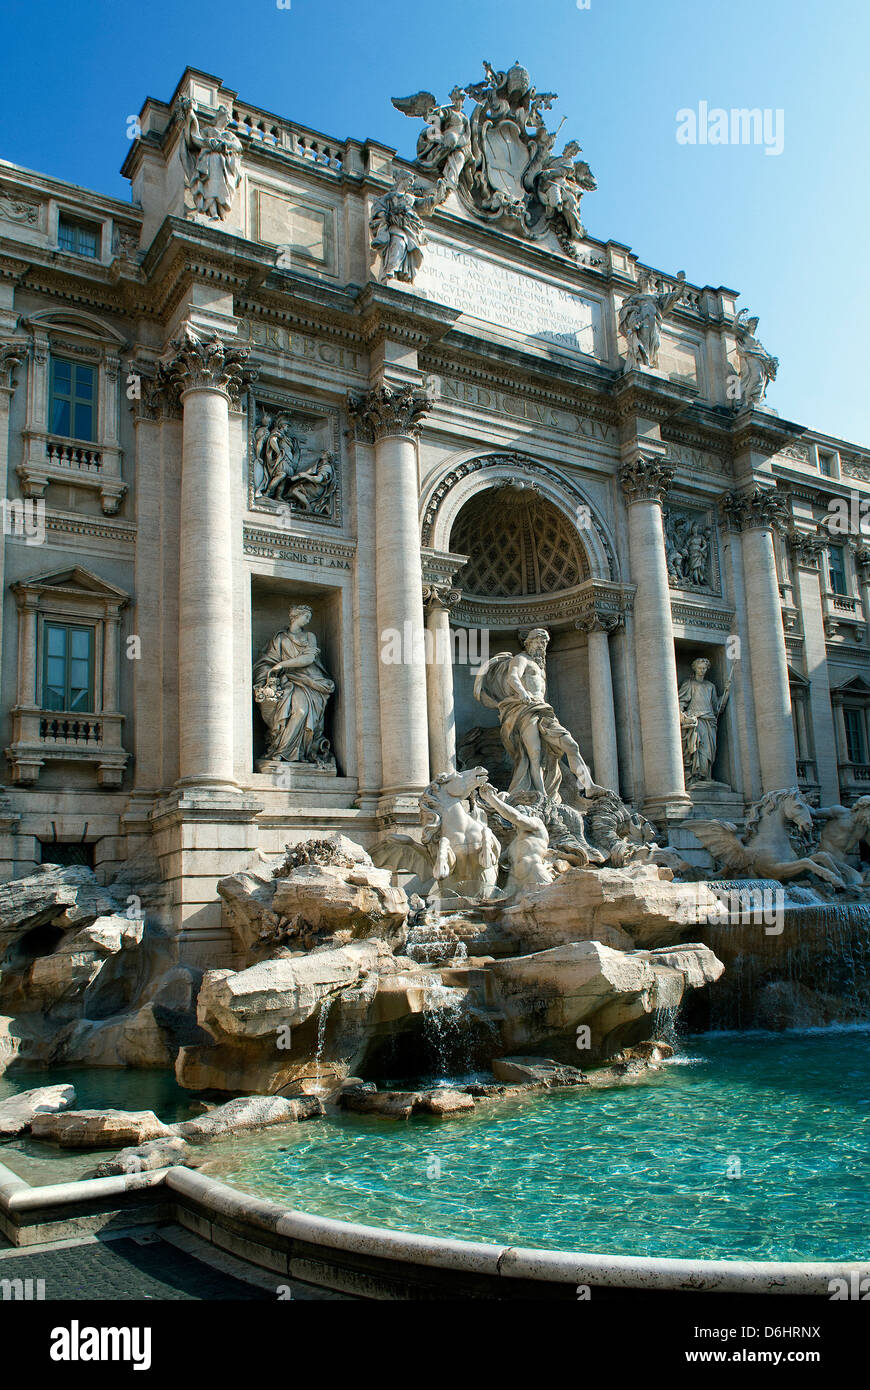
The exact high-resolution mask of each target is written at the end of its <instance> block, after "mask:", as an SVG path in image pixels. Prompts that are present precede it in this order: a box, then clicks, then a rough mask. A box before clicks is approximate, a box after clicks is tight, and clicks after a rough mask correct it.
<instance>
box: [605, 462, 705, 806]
mask: <svg viewBox="0 0 870 1390" xmlns="http://www.w3.org/2000/svg"><path fill="white" fill-rule="evenodd" d="M673 476H674V470H673V468H672V467H671V466H670V465H669V464H667V463H665V462H664V461H663V460H662V458H661V457H659V456H657V455H647V454H644V453H638V454H637V455H636V456H635V457H634V458H633V459H631V460H629V461H627V462H626V463H624V464H623V466H622V468H621V469H620V472H619V480H620V483H621V484H622V489H623V492H624V493H625V498H626V502H627V505H628V531H629V552H630V560H631V577H632V580H633V582H634V583H635V584H636V585H637V593H636V596H635V601H634V634H635V636H634V648H635V650H634V657H635V664H636V667H637V673H638V704H639V707H640V709H639V713H640V733H641V743H642V747H643V771H644V793H645V794H644V809H645V810H646V812H647V814H648V815H650V816H652V817H654V818H657V819H659V820H661V819H670V818H673V819H679V818H680V817H682V816H684V815H685V814H686V811H687V810H688V808H689V807H690V806H691V800H690V798H689V797H688V796H687V794H686V785H685V780H684V775H683V749H682V740H681V738H680V705H679V700H678V698H677V667H676V661H675V658H674V625H673V620H672V617H671V591H670V585H669V583H668V569H667V563H666V560H665V538H664V528H663V524H662V501H663V500H664V497H665V495H666V493H667V491H668V488H669V487H670V485H671V482H672V481H673Z"/></svg>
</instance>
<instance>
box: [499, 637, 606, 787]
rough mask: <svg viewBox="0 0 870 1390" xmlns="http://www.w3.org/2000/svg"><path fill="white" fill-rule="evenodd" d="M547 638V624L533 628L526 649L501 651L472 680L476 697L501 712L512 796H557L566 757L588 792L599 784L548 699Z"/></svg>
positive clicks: (548, 638)
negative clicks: (510, 769) (511, 766)
mask: <svg viewBox="0 0 870 1390" xmlns="http://www.w3.org/2000/svg"><path fill="white" fill-rule="evenodd" d="M549 641H550V634H549V633H548V632H547V630H546V628H542V627H536V628H533V629H532V631H531V632H529V633H528V634H527V635H526V637H525V640H524V642H523V651H521V652H519V653H517V654H516V655H514V654H513V653H511V652H499V653H498V654H497V655H496V656H494V657H492V658H491V659H490V660H489V661H488V662H487V663H486V665H485V666H483V667H481V669H480V671H479V672H478V674H477V677H476V679H475V682H474V697H475V699H476V700H479V701H480V703H481V704H482V705H485V706H486V707H487V708H488V709H495V710H498V717H499V724H500V726H501V737H502V742H503V743H504V746H505V748H506V749H507V751H508V753H509V755H510V758H511V761H512V763H513V768H514V771H513V777H512V778H511V784H510V787H509V788H508V798H509V799H510V800H515V799H516V797H517V794H518V793H520V792H534V793H536V794H537V795H538V796H541V797H544V798H548V799H552V800H558V799H559V787H560V786H561V783H562V769H561V762H562V759H563V758H564V759H565V760H566V762H567V764H568V767H569V768H570V770H571V772H573V774H574V776H575V777H576V779H577V781H578V783H579V784H580V786H581V787H582V788H583V789H584V791H586V792H587V794H588V793H589V791H590V790H591V789H592V788H593V787H594V785H595V784H594V783H593V781H592V774H591V772H590V771H589V768H588V767H587V765H586V763H585V762H584V760H583V757H582V755H581V753H580V749H579V747H578V745H577V742H576V740H575V739H574V738H573V736H572V735H571V734H570V733H569V732H568V730H567V729H566V728H565V727H564V725H563V724H560V722H559V720H558V718H557V717H556V713H555V711H554V709H553V707H552V705H550V704H548V703H547V700H546V691H547V677H546V672H545V657H546V652H547V645H548V643H549Z"/></svg>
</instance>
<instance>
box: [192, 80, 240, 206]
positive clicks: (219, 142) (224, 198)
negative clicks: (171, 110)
mask: <svg viewBox="0 0 870 1390" xmlns="http://www.w3.org/2000/svg"><path fill="white" fill-rule="evenodd" d="M181 109H182V112H183V113H184V139H183V146H182V162H183V164H184V172H185V175H186V177H187V184H188V187H189V188H190V191H191V194H192V195H193V201H194V204H195V206H196V210H197V212H201V213H203V214H204V216H206V217H211V218H213V219H215V220H216V221H223V219H224V218H225V217H226V216H227V214H228V213H229V211H230V208H231V207H232V203H233V196H234V194H235V192H236V189H237V188H238V186H239V183H240V181H241V177H242V144H241V141H240V140H239V138H238V136H237V135H235V134H234V133H233V131H232V130H230V128H229V126H230V113H229V111H228V110H227V108H226V107H225V106H221V107H219V108H218V113H217V115H216V116H215V118H214V120H213V121H212V122H211V124H206V123H205V122H203V123H202V125H200V120H199V116H198V115H197V111H196V107H195V106H194V104H193V102H192V101H191V99H190V97H182V99H181Z"/></svg>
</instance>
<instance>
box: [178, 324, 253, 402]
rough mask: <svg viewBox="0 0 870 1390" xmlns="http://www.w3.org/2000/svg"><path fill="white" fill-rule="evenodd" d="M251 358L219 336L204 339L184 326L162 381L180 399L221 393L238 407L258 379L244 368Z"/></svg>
mask: <svg viewBox="0 0 870 1390" xmlns="http://www.w3.org/2000/svg"><path fill="white" fill-rule="evenodd" d="M248 354H249V349H248V348H240V347H234V346H233V345H232V341H231V340H226V341H225V340H224V339H223V338H222V337H221V336H220V334H219V333H217V332H213V333H211V334H210V335H209V336H204V335H203V334H201V333H198V332H197V330H196V329H195V328H194V327H193V326H192V325H191V324H190V323H185V324H184V325H183V327H182V329H181V333H180V334H179V336H178V337H177V338H174V339H173V341H172V343H171V344H170V349H169V354H168V355H167V357H165V358H164V359H163V362H162V363H161V364H160V365H161V366H162V367H163V381H164V382H165V383H166V384H168V385H170V386H171V387H172V388H173V389H174V390H175V391H176V392H177V393H178V395H179V396H180V397H183V395H184V393H185V392H186V391H220V392H221V393H222V395H224V396H226V398H227V400H228V401H229V402H230V403H231V404H232V405H236V404H237V403H238V400H239V396H240V395H241V392H242V389H243V388H244V387H245V386H246V385H247V384H248V382H250V381H253V380H254V379H255V377H256V375H257V373H256V371H255V370H254V369H253V368H250V367H247V366H246V365H245V364H246V362H247V360H248Z"/></svg>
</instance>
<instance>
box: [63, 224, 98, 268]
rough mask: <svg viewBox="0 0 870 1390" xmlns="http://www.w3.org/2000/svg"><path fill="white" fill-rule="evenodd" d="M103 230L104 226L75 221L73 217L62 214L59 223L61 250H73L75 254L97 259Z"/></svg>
mask: <svg viewBox="0 0 870 1390" xmlns="http://www.w3.org/2000/svg"><path fill="white" fill-rule="evenodd" d="M102 231H103V229H102V227H95V226H93V224H90V223H87V222H74V221H73V219H72V218H71V217H63V216H61V217H59V218H58V223H57V244H58V246H59V247H60V249H61V251H71V252H72V254H73V255H74V256H90V257H91V258H92V259H93V260H96V259H97V256H98V255H99V250H100V237H101V235H102Z"/></svg>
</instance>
